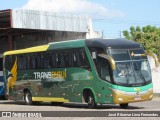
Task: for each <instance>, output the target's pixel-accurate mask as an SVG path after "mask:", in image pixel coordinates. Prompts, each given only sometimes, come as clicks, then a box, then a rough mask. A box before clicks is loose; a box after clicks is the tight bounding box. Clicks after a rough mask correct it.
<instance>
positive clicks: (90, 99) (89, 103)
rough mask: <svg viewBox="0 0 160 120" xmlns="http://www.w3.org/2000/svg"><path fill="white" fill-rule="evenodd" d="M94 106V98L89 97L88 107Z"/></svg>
mask: <svg viewBox="0 0 160 120" xmlns="http://www.w3.org/2000/svg"><path fill="white" fill-rule="evenodd" d="M92 104H93V100H92V96H89V97H88V105H92Z"/></svg>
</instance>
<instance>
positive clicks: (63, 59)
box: [58, 50, 69, 68]
mask: <svg viewBox="0 0 160 120" xmlns="http://www.w3.org/2000/svg"><path fill="white" fill-rule="evenodd" d="M58 67H60V68H65V67H69V55H68V50H62V51H59V52H58Z"/></svg>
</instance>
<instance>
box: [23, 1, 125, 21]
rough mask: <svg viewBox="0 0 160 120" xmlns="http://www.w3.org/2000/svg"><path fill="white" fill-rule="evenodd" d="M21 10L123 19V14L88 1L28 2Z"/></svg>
mask: <svg viewBox="0 0 160 120" xmlns="http://www.w3.org/2000/svg"><path fill="white" fill-rule="evenodd" d="M23 9H31V10H41V11H52V12H58V13H73V14H87V15H90V16H92V17H94V18H100V17H103V18H104V17H105V18H115V17H123V16H124V13H123V12H121V11H118V10H111V9H108V8H106V7H104V6H103V5H101V4H98V3H94V2H91V1H89V0H29V1H28V3H27V4H26V5H25V6H23Z"/></svg>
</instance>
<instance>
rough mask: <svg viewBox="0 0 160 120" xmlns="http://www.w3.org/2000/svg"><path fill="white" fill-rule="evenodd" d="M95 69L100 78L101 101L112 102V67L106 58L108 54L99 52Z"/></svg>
mask: <svg viewBox="0 0 160 120" xmlns="http://www.w3.org/2000/svg"><path fill="white" fill-rule="evenodd" d="M96 67H97V71H98V74H99V77H100V78H101V95H102V98H103V99H102V101H103V102H105V103H112V101H113V97H112V90H111V88H112V84H111V83H112V77H111V75H112V68H111V64H110V62H109V60H108V56H107V55H105V54H99V55H98V58H97V64H96Z"/></svg>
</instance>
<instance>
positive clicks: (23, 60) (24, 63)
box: [18, 55, 27, 70]
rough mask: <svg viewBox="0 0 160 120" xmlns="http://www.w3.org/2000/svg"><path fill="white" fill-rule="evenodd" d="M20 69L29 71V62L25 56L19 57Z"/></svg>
mask: <svg viewBox="0 0 160 120" xmlns="http://www.w3.org/2000/svg"><path fill="white" fill-rule="evenodd" d="M18 69H19V70H25V69H27V60H26V56H25V55H18Z"/></svg>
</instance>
